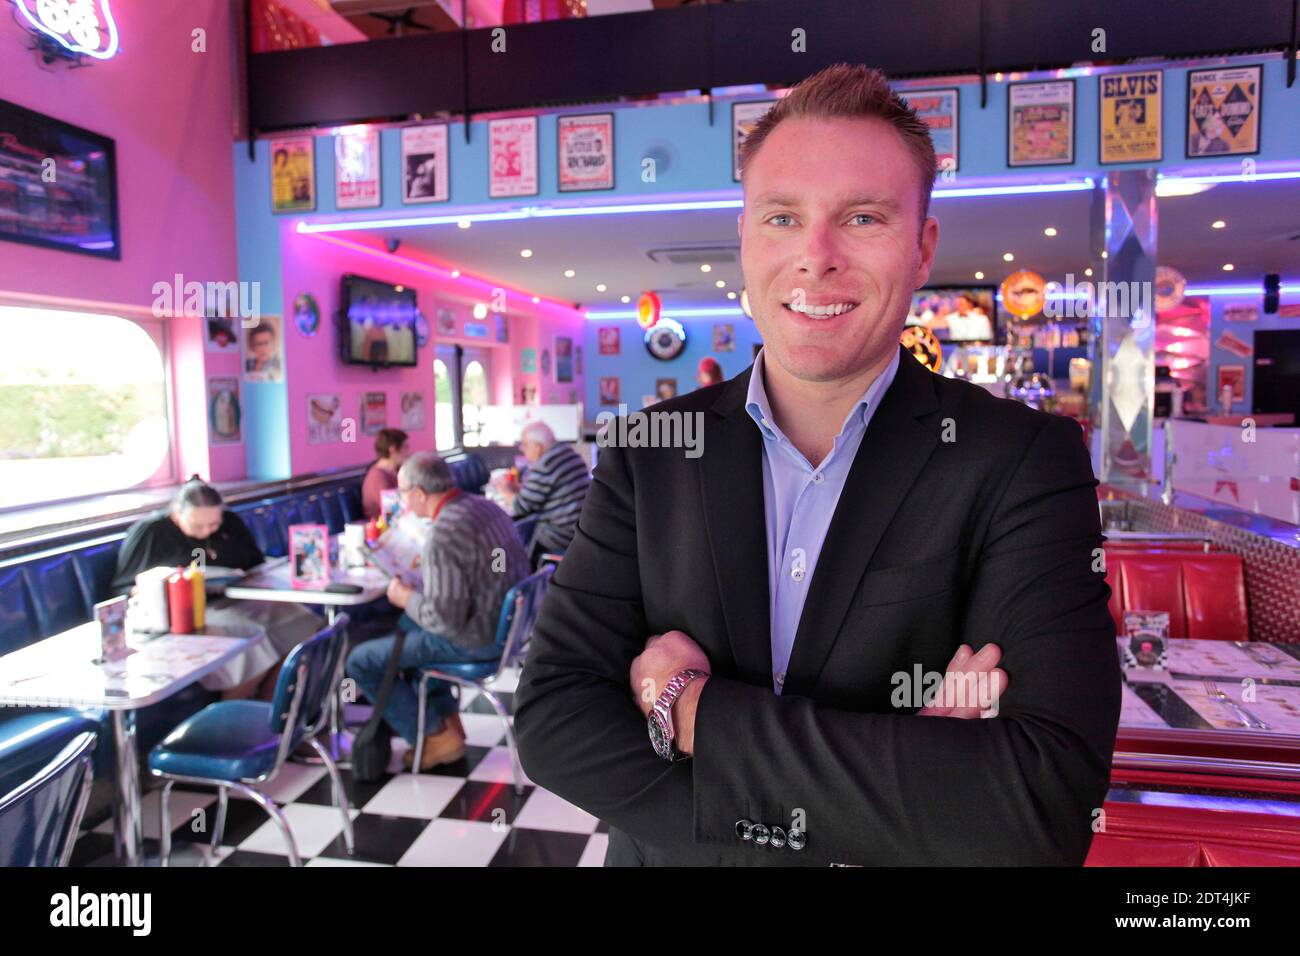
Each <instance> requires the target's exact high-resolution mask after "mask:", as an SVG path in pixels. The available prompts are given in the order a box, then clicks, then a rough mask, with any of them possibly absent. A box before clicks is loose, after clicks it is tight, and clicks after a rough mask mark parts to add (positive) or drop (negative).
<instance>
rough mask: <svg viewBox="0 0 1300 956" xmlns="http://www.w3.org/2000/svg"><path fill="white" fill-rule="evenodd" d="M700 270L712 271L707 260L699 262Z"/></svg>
mask: <svg viewBox="0 0 1300 956" xmlns="http://www.w3.org/2000/svg"><path fill="white" fill-rule="evenodd" d="M700 271H701V272H712V271H713V266H711V265H709V264H708V263H707V262H701V263H700Z"/></svg>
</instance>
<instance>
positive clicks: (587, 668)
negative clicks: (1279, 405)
mask: <svg viewBox="0 0 1300 956" xmlns="http://www.w3.org/2000/svg"><path fill="white" fill-rule="evenodd" d="M1075 428H1076V426H1075V425H1074V424H1073V423H1071V422H1068V421H1066V420H1059V419H1053V420H1050V421H1048V422H1047V423H1046V424H1045V425H1044V426H1043V428H1042V429H1041V431H1040V432H1039V433H1038V435H1037V436H1036V437H1035V439H1034V440H1033V442H1032V444H1031V445H1030V447H1029V448H1028V449H1027V451H1026V453H1025V456H1024V458H1023V460H1022V461H1021V463H1020V465H1019V466H1018V467H1017V469H1016V470H1015V473H1014V474H1013V475H1012V477H1011V479H1010V480H1009V482H1008V483H1007V484H1006V486H1005V487H1004V488H1003V489H1002V490H1001V491H1000V494H1001V500H1000V501H999V502H998V504H997V506H996V508H995V510H994V513H993V517H992V520H991V523H990V526H989V529H988V532H987V534H986V535H985V537H984V540H983V542H982V545H981V552H980V556H979V561H978V563H977V567H978V570H977V572H976V576H975V580H974V581H973V582H972V583H971V585H970V588H969V602H968V607H967V611H966V615H965V618H964V629H963V633H962V634H961V635H960V637H961V639H962V642H963V643H965V644H967V645H969V646H970V647H973V648H981V647H983V646H984V645H986V644H995V645H997V646H998V647H999V648H1000V649H1001V655H1002V656H1001V663H1002V666H1003V667H1004V668H1005V670H1006V674H1007V677H1008V687H1007V690H1006V693H1005V694H1004V695H1003V697H1002V700H1001V701H1000V703H999V713H998V716H997V717H994V718H990V719H985V720H952V719H939V720H933V719H931V720H920V719H917V717H916V716H915V715H911V714H903V713H898V714H879V713H857V712H849V711H843V710H836V709H832V708H829V707H824V706H820V705H818V704H817V703H815V702H814V701H812V700H810V699H808V698H800V697H792V696H788V695H783V696H780V697H778V696H776V695H774V694H773V693H772V692H771V690H770V688H767V687H755V686H751V685H748V684H745V683H743V682H740V681H736V680H732V679H728V678H725V677H720V676H718V675H711V676H710V677H709V678H708V679H707V681H705V682H704V683H703V684H702V686H701V687H699V688H698V689H697V690H696V691H695V692H694V693H693V695H692V696H694V697H695V698H696V699H695V700H694V701H693V702H692V703H693V706H694V711H693V714H691V715H690V724H691V726H690V728H689V732H690V736H691V737H692V738H693V739H692V740H690V742H689V743H690V747H691V748H693V752H694V759H693V760H690V761H686V762H684V763H679V764H667V763H665V762H664V761H662V760H661V759H660V758H658V757H656V756H655V755H654V754H653V752H652V751H651V749H650V746H649V742H648V739H647V736H646V730H645V721H644V717H643V711H642V708H641V707H640V706H638V699H637V697H636V696H634V695H633V693H632V692H631V688H630V682H631V674H630V671H631V668H632V667H633V664H634V661H636V659H637V658H638V656H639V655H641V654H642V652H643V651H645V650H646V647H645V638H646V636H647V633H648V629H647V627H646V621H645V615H644V611H643V606H642V598H641V594H640V589H639V575H638V572H637V550H636V528H635V519H634V515H635V502H634V489H633V484H632V480H631V476H630V470H629V468H628V466H627V462H626V460H625V459H624V457H623V456H624V454H625V453H624V452H622V451H621V450H619V449H607V450H606V451H605V452H604V453H603V454H602V455H601V459H600V464H599V466H598V468H597V471H596V475H595V481H594V483H593V485H592V489H591V492H590V494H589V498H588V503H587V508H586V510H585V511H584V514H583V518H582V521H581V523H580V526H579V531H578V534H577V537H576V538H575V540H574V543H573V545H572V546H571V548H570V550H569V552H568V554H567V555H566V557H565V561H564V563H563V565H562V566H561V569H560V571H559V572H558V573H557V575H556V578H555V581H554V584H553V585H552V588H551V592H550V594H549V595H548V598H547V601H546V604H545V606H544V608H543V611H542V614H541V617H540V619H539V621H538V624H537V629H536V632H535V636H534V638H533V643H532V648H531V650H530V654H529V660H528V664H527V666H526V668H525V671H524V676H523V680H522V681H521V685H520V688H519V693H518V695H517V698H516V699H517V704H518V710H517V715H516V729H517V731H518V733H519V743H520V749H521V755H522V758H523V761H524V767H525V769H526V770H527V772H528V774H529V776H530V777H532V779H533V780H535V781H536V782H537V783H539V784H541V785H542V786H544V787H547V788H548V789H550V790H553V791H554V792H556V793H558V794H559V795H560V796H562V797H564V798H566V799H568V800H570V801H572V802H573V803H575V804H577V805H578V806H581V807H583V808H584V809H586V810H587V811H589V812H591V813H593V814H596V815H598V816H600V817H601V818H602V819H605V820H607V821H608V822H610V823H611V824H613V825H615V826H617V827H619V828H620V829H622V830H624V831H625V832H627V833H629V834H631V835H632V836H633V837H636V838H638V839H640V840H644V841H645V842H647V843H649V844H652V845H654V846H657V847H660V848H663V849H666V850H670V851H672V852H673V853H674V854H675V856H676V857H677V858H680V859H683V860H689V859H691V858H692V856H696V857H697V858H699V859H705V858H713V859H716V854H717V853H718V852H719V851H720V850H726V849H730V848H733V847H736V846H737V843H738V841H737V838H736V835H735V832H734V825H735V822H736V820H737V819H738V818H741V817H748V818H749V819H754V820H763V821H765V822H770V823H776V822H779V821H788V820H790V819H791V818H792V817H794V816H796V815H798V819H800V820H802V821H803V822H804V828H805V830H806V833H807V837H808V844H807V848H806V849H805V850H804V851H802V854H803V856H802V857H801V861H802V862H846V863H867V864H898V865H902V864H911V865H915V864H954V865H962V864H1004V865H1005V864H1058V865H1062V864H1063V865H1079V864H1081V863H1082V861H1083V858H1084V856H1085V855H1086V853H1087V848H1088V845H1089V843H1090V841H1091V836H1092V824H1093V820H1094V818H1095V813H1096V811H1097V809H1099V808H1100V806H1101V802H1102V800H1103V798H1104V796H1105V793H1106V789H1107V786H1108V779H1109V768H1110V757H1111V750H1112V748H1113V745H1114V737H1115V729H1116V724H1117V722H1118V714H1119V684H1120V678H1119V667H1118V661H1117V658H1116V654H1115V648H1114V640H1113V627H1112V625H1111V622H1110V617H1109V613H1108V612H1107V610H1106V598H1107V591H1106V586H1105V583H1104V581H1103V580H1102V578H1101V576H1100V575H1099V574H1096V573H1095V572H1093V571H1092V567H1091V558H1092V549H1093V548H1094V547H1099V546H1100V542H1101V538H1100V531H1099V524H1098V515H1097V507H1096V499H1095V496H1094V492H1093V486H1094V482H1093V479H1092V472H1091V468H1090V466H1089V463H1088V460H1087V453H1086V450H1085V449H1084V447H1083V444H1082V443H1081V442H1080V441H1079V439H1078V435H1077V433H1076V432H1073V431H1071V430H1072V429H1075ZM652 646H653V645H652ZM665 666H666V665H665ZM670 676H671V675H670ZM652 679H653V680H656V686H659V685H658V683H657V678H656V677H652ZM696 683H699V681H697V682H696ZM710 854H711V856H710Z"/></svg>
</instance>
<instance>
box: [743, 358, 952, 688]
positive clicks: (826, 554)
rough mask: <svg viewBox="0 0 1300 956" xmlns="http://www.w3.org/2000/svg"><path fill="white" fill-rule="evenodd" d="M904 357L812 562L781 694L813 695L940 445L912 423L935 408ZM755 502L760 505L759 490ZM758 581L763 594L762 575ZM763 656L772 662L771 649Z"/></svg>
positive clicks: (923, 375) (919, 371)
mask: <svg viewBox="0 0 1300 956" xmlns="http://www.w3.org/2000/svg"><path fill="white" fill-rule="evenodd" d="M900 348H901V346H900ZM902 351H903V355H902V357H901V359H900V361H899V365H898V372H897V374H896V376H895V377H894V381H893V383H892V384H891V385H890V387H889V390H888V391H887V392H886V393H885V395H884V397H883V398H882V399H881V402H880V406H879V407H878V408H877V409H876V412H875V414H874V415H873V416H872V419H871V424H870V425H869V426H868V427H867V432H866V434H865V435H863V437H862V444H861V445H860V446H859V448H858V453H857V456H856V457H855V458H854V460H853V466H852V467H851V468H850V470H849V474H848V478H847V479H846V480H845V483H844V490H843V491H842V492H841V493H840V498H839V503H838V504H837V505H836V507H835V515H834V517H833V518H832V519H831V525H830V529H829V530H828V531H827V533H826V540H825V542H824V543H823V545H822V550H821V555H820V556H819V557H818V559H817V568H816V570H815V571H814V572H813V578H812V583H811V586H810V588H809V591H808V599H807V601H806V602H805V603H804V607H803V616H802V617H801V618H800V620H799V630H798V632H797V634H796V636H795V642H794V648H793V650H792V652H791V655H790V665H789V667H788V669H787V670H786V678H785V684H784V686H783V692H784V693H788V694H798V695H803V696H809V695H811V693H812V691H813V689H814V688H815V686H816V684H817V678H818V676H819V675H820V674H821V670H822V667H823V666H824V665H825V663H826V658H827V656H828V655H829V654H830V651H831V648H832V647H833V646H834V644H835V640H836V638H837V637H838V635H839V631H840V627H841V625H842V624H843V622H844V617H845V615H846V614H847V613H848V609H849V606H850V603H851V602H852V600H853V597H854V595H855V594H856V593H857V591H858V586H859V583H860V582H861V580H862V575H863V574H864V573H865V572H866V569H867V564H868V563H869V562H870V561H871V556H872V555H873V554H874V553H875V550H876V546H877V545H878V544H879V543H880V538H881V536H882V535H883V534H884V533H885V529H886V528H887V527H888V526H889V523H890V521H891V520H892V519H893V517H894V513H895V512H896V511H897V510H898V508H899V506H900V505H901V504H902V501H903V498H904V496H905V495H906V494H907V492H908V489H910V488H911V487H912V485H913V484H914V483H915V481H916V478H917V475H918V474H919V473H920V471H921V469H922V467H924V465H925V463H926V461H927V460H928V459H929V457H930V455H931V453H932V452H933V451H934V448H935V446H936V445H937V444H938V443H939V438H938V435H937V434H935V432H934V431H933V430H932V429H930V428H927V427H926V426H925V425H923V424H921V423H920V422H919V421H917V419H918V418H920V417H921V416H923V415H926V414H929V413H930V412H932V411H934V410H935V409H936V408H938V407H939V402H938V399H937V397H936V396H935V392H934V385H933V382H932V376H933V375H934V373H933V372H931V371H929V370H928V369H926V368H925V367H923V366H922V365H921V364H920V363H919V362H917V361H916V359H915V358H914V357H913V356H912V355H911V353H910V352H908V351H907V350H906V349H903V350H902ZM759 498H760V504H761V498H762V490H761V488H760V491H759ZM764 553H766V546H765V545H764ZM763 583H764V585H765V587H764V595H766V593H767V589H766V584H767V577H766V575H764V577H763ZM766 610H767V603H766V600H765V601H764V611H766ZM768 655H769V661H770V656H771V651H770V647H769V651H768Z"/></svg>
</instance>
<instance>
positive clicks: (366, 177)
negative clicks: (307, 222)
mask: <svg viewBox="0 0 1300 956" xmlns="http://www.w3.org/2000/svg"><path fill="white" fill-rule="evenodd" d="M334 205H335V206H336V207H337V208H339V209H369V208H371V207H374V206H378V205H379V130H377V129H370V128H368V127H364V126H361V127H354V128H352V129H350V130H348V131H346V132H342V133H339V134H338V135H337V136H335V137H334Z"/></svg>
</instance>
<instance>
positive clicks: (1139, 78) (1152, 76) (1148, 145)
mask: <svg viewBox="0 0 1300 956" xmlns="http://www.w3.org/2000/svg"><path fill="white" fill-rule="evenodd" d="M1097 91H1098V96H1099V97H1100V101H1099V102H1098V104H1097V113H1098V115H1099V116H1100V118H1101V139H1100V143H1101V162H1103V163H1158V162H1160V160H1161V159H1162V158H1163V153H1164V137H1163V135H1162V132H1163V130H1162V127H1163V124H1162V122H1161V104H1162V102H1163V100H1164V97H1163V95H1162V94H1163V92H1164V73H1163V72H1162V71H1160V70H1143V71H1142V72H1140V73H1112V74H1110V75H1109V76H1102V77H1100V82H1099V83H1098V84H1097Z"/></svg>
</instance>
